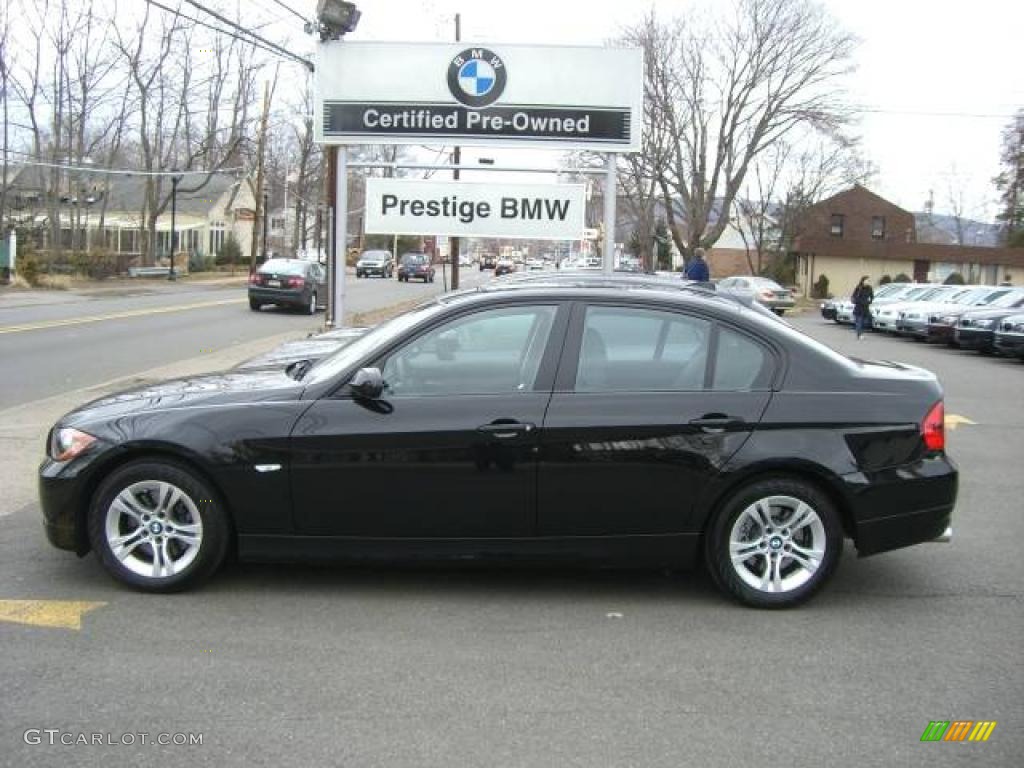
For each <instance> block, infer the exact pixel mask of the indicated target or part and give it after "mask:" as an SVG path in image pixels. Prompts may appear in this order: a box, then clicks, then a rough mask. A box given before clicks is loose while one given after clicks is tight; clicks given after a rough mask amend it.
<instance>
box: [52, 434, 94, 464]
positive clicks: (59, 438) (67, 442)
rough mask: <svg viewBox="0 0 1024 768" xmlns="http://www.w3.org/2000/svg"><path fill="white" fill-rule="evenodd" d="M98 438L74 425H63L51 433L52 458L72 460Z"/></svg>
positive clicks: (55, 459)
mask: <svg viewBox="0 0 1024 768" xmlns="http://www.w3.org/2000/svg"><path fill="white" fill-rule="evenodd" d="M95 442H96V438H95V437H93V436H92V435H89V434H86V433H85V432H82V431H81V430H79V429H75V428H74V427H62V428H60V429H55V430H53V432H51V433H50V458H51V459H53V460H54V461H71V459H74V458H76V457H77V456H81V455H82V453H84V452H85V451H86V450H87V449H88V448H89V446H90V445H92V444H93V443H95Z"/></svg>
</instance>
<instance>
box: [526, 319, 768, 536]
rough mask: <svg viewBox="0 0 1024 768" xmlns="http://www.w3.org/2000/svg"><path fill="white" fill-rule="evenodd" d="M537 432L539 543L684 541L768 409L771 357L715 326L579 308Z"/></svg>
mask: <svg viewBox="0 0 1024 768" xmlns="http://www.w3.org/2000/svg"><path fill="white" fill-rule="evenodd" d="M569 333H570V335H569V337H568V339H567V343H566V355H565V359H564V360H563V362H562V368H561V370H560V372H559V381H558V383H557V385H556V392H555V394H554V395H553V397H552V400H551V405H550V406H549V408H548V415H547V418H546V419H545V422H544V431H543V434H542V445H541V464H540V469H539V485H538V498H539V526H538V527H539V535H541V536H580V535H589V536H621V535H650V534H670V533H686V532H689V531H692V530H693V529H694V525H695V524H694V522H693V520H692V513H693V512H694V506H695V502H696V500H697V499H699V498H700V495H701V493H702V491H703V490H704V488H705V487H706V485H707V483H708V482H709V481H710V480H711V479H712V478H713V477H714V476H715V475H717V474H718V472H719V471H720V469H721V468H722V466H723V465H724V464H725V462H726V461H728V459H729V458H730V457H731V456H732V455H733V454H734V453H735V452H736V451H737V450H739V448H740V446H742V444H743V443H744V442H745V441H746V440H747V438H748V437H749V436H750V433H751V430H753V429H754V428H755V427H756V425H757V423H758V422H759V421H760V418H761V414H762V413H763V412H764V409H765V407H766V406H767V404H768V401H769V399H770V397H771V391H770V382H771V376H772V373H773V370H774V364H773V357H772V355H771V351H770V350H769V349H768V348H766V347H764V346H763V345H761V344H760V343H758V342H757V341H756V340H754V339H752V338H751V337H749V336H747V335H745V334H743V333H741V332H739V331H737V330H735V329H731V328H730V327H728V326H725V325H719V324H716V323H715V322H713V321H712V320H709V319H706V318H702V317H697V316H693V315H689V314H685V313H682V312H678V311H668V310H663V309H656V308H648V307H626V306H601V305H591V306H587V307H582V306H581V307H580V308H579V311H578V312H577V313H576V316H575V317H574V319H573V322H572V324H571V326H570V332H569Z"/></svg>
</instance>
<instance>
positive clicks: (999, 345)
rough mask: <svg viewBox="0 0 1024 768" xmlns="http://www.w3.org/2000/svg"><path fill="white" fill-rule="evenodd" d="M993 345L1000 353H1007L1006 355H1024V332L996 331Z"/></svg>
mask: <svg viewBox="0 0 1024 768" xmlns="http://www.w3.org/2000/svg"><path fill="white" fill-rule="evenodd" d="M993 346H995V348H996V349H997V350H999V352H1000V353H1002V354H1004V355H1007V356H1008V357H1024V334H1022V333H1005V332H1000V333H997V334H995V340H994V342H993Z"/></svg>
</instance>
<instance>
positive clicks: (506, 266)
mask: <svg viewBox="0 0 1024 768" xmlns="http://www.w3.org/2000/svg"><path fill="white" fill-rule="evenodd" d="M515 271H516V263H515V262H514V261H512V259H498V263H497V264H496V265H495V267H494V276H495V277H501V276H502V275H511V274H513V273H514V272H515Z"/></svg>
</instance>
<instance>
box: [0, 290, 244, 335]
mask: <svg viewBox="0 0 1024 768" xmlns="http://www.w3.org/2000/svg"><path fill="white" fill-rule="evenodd" d="M244 302H245V299H220V300H218V301H204V302H200V303H197V304H181V305H179V306H175V307H153V308H151V309H133V310H129V311H127V312H114V313H112V314H109V315H91V316H88V317H71V318H68V319H66V320H44V321H42V322H39V323H27V324H25V325H8V326H6V327H4V328H0V334H4V333H24V332H25V331H43V330H46V329H47V328H61V327H63V326H68V325H82V324H84V323H99V322H101V321H103V320H122V319H124V318H126V317H142V316H144V315H165V314H167V313H169V312H184V311H186V310H189V309H204V308H206V307H222V306H224V305H225V304H242V303H244Z"/></svg>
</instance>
